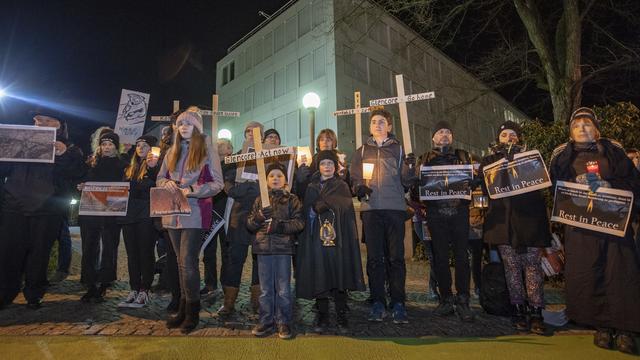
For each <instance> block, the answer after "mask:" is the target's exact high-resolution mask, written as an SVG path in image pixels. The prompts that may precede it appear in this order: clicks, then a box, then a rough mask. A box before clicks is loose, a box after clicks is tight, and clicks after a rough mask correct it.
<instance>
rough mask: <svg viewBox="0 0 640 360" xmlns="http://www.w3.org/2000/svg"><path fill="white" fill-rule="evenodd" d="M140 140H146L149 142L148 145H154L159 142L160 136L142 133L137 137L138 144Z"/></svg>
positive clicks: (145, 141)
mask: <svg viewBox="0 0 640 360" xmlns="http://www.w3.org/2000/svg"><path fill="white" fill-rule="evenodd" d="M139 142H144V143H147V145H149V146H151V147H154V146H156V144H157V143H158V138H156V137H155V136H152V135H142V136H140V137H139V138H137V139H136V145H138V143H139Z"/></svg>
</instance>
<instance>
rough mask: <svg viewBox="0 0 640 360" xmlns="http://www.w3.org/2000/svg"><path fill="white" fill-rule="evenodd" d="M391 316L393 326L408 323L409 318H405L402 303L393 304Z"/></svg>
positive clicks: (405, 312)
mask: <svg viewBox="0 0 640 360" xmlns="http://www.w3.org/2000/svg"><path fill="white" fill-rule="evenodd" d="M392 315H393V323H394V324H408V323H409V318H407V309H405V307H404V304H402V303H395V304H393V310H392Z"/></svg>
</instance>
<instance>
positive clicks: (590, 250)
mask: <svg viewBox="0 0 640 360" xmlns="http://www.w3.org/2000/svg"><path fill="white" fill-rule="evenodd" d="M569 132H570V140H569V142H567V143H564V144H562V145H560V146H559V147H557V148H556V149H555V150H554V151H553V155H552V157H551V166H550V175H551V180H552V181H553V183H554V184H555V183H556V182H557V181H558V180H560V181H570V182H576V183H582V184H586V185H588V186H589V188H590V189H591V191H593V192H597V191H598V189H599V188H600V187H611V188H614V189H622V190H628V191H631V192H633V194H634V200H635V201H636V202H637V201H638V197H639V196H640V177H639V175H638V171H637V170H636V169H635V167H634V165H633V163H632V162H631V160H629V158H627V156H626V154H625V151H624V149H623V148H622V146H621V145H620V144H618V143H617V142H615V141H612V140H608V139H605V138H602V137H601V136H600V122H599V119H598V117H597V116H596V114H595V112H594V111H593V110H592V109H590V108H587V107H581V108H579V109H577V110H576V111H574V112H573V114H572V115H571V118H570V119H569ZM564 239H565V244H564V246H565V256H566V266H565V273H564V274H565V287H566V288H565V297H566V303H567V316H568V317H569V318H570V319H571V320H573V321H575V322H576V323H578V324H583V325H589V326H592V327H595V328H596V330H597V331H596V334H595V335H594V344H595V345H596V346H599V347H602V348H605V349H614V348H617V349H618V350H619V351H622V352H625V353H637V352H638V348H637V345H636V344H635V342H634V338H633V337H634V333H638V332H640V306H638V299H640V264H639V260H638V256H637V254H636V252H635V244H634V241H633V231H632V229H631V226H628V227H627V232H626V234H625V236H624V237H617V236H614V235H609V234H605V233H601V232H595V231H591V230H586V229H580V228H576V227H573V226H568V225H565V237H564Z"/></svg>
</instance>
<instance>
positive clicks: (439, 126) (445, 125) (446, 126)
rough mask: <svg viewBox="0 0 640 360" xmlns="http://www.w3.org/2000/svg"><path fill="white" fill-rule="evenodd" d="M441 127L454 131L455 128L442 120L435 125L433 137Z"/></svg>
mask: <svg viewBox="0 0 640 360" xmlns="http://www.w3.org/2000/svg"><path fill="white" fill-rule="evenodd" d="M440 129H447V130H449V131H451V132H452V133H453V130H452V129H451V125H450V124H449V123H448V122H446V121H444V120H442V121H438V122H437V123H436V125H435V126H434V127H433V133H432V134H431V137H434V136H435V135H436V133H437V132H438V131H439V130H440Z"/></svg>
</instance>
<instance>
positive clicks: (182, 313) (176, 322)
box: [167, 299, 187, 329]
mask: <svg viewBox="0 0 640 360" xmlns="http://www.w3.org/2000/svg"><path fill="white" fill-rule="evenodd" d="M186 302H187V301H186V300H185V299H180V303H179V305H178V312H177V313H176V314H175V315H173V316H171V317H169V320H167V328H169V329H174V328H177V327H179V326H180V325H182V322H184V319H185V317H186V311H187V304H186Z"/></svg>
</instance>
